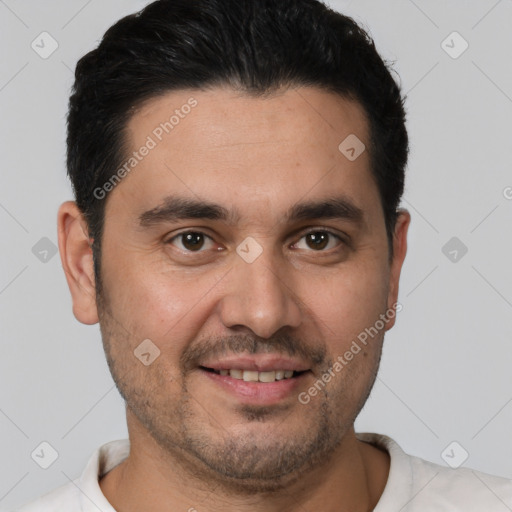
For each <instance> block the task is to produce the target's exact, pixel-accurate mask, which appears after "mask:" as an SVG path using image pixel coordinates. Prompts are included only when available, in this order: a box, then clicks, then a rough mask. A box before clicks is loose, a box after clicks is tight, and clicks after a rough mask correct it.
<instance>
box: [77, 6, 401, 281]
mask: <svg viewBox="0 0 512 512" xmlns="http://www.w3.org/2000/svg"><path fill="white" fill-rule="evenodd" d="M223 85H230V86H232V87H233V88H235V89H236V90H238V91H243V92H246V93H247V94H251V95H255V96H260V95H263V94H270V93H272V92H273V91H276V90H278V89H279V88H281V87H294V86H313V87H319V88H322V89H324V90H327V91H330V92H334V93H336V94H338V95H340V96H342V97H345V98H349V99H353V100H356V101H357V102H359V104H360V105H361V106H362V107H363V109H364V111H365V113H366V116H367V119H368V122H369V131H370V141H369V147H368V151H369V154H370V161H371V171H372V174H373V176H374V179H375V181H376V184H377V187H378V190H379V194H380V198H381V202H382V208H383V212H384V219H385V224H386V230H387V235H388V241H389V245H390V251H391V252H390V254H392V237H393V231H394V227H395V222H396V218H397V213H398V207H399V203H400V198H401V196H402V193H403V188H404V176H405V166H406V163H407V155H408V136H407V131H406V128H405V112H404V106H403V102H404V100H403V98H402V97H401V94H400V88H399V86H398V85H397V83H396V82H395V80H394V79H393V77H392V76H391V73H390V69H388V65H387V64H385V63H384V61H383V60H382V58H381V57H380V56H379V54H378V53H377V51H376V49H375V45H374V43H373V40H372V39H371V37H370V36H369V35H368V33H367V32H366V31H365V30H363V29H362V28H361V27H359V26H358V25H357V24H356V23H355V21H354V20H353V19H351V18H350V17H347V16H344V15H342V14H340V13H338V12H336V11H333V10H331V9H329V8H328V7H327V6H326V5H324V4H323V3H321V2H319V1H317V0H194V1H191V0H158V1H156V2H153V3H151V4H149V5H148V6H147V7H145V8H144V9H143V10H141V11H140V12H138V13H135V14H132V15H130V16H126V17H125V18H122V19H121V20H119V21H118V22H117V23H115V24H114V25H113V26H112V27H111V28H110V29H109V30H108V31H107V32H106V33H105V35H104V37H103V39H102V40H101V43H100V44H99V46H98V47H97V48H96V49H95V50H93V51H91V52H89V53H88V54H86V55H85V56H84V57H82V58H81V59H80V61H79V62H78V64H77V66H76V71H75V83H74V86H73V91H72V95H71V97H70V101H69V113H68V135H67V168H68V175H69V177H70V179H71V182H72V185H73V189H74V193H75V198H76V202H77V205H78V207H79V208H80V210H81V212H82V213H83V215H84V217H85V219H86V222H87V224H88V229H89V234H90V236H91V238H93V239H94V242H93V245H92V247H93V254H94V261H95V270H96V271H97V272H99V256H100V244H101V235H102V231H103V225H104V213H105V203H106V200H103V199H98V198H97V197H96V196H95V194H94V190H95V189H97V187H101V186H102V185H103V184H104V183H106V182H107V181H108V180H109V179H111V177H112V176H113V174H114V172H115V171H116V170H117V169H119V167H120V166H121V165H122V163H123V161H125V160H126V153H127V148H126V140H125V139H126V126H127V123H128V121H129V119H130V116H131V115H132V113H133V111H134V108H135V107H137V106H139V105H140V104H141V103H142V102H144V101H146V100H148V99H151V98H154V97H157V96H160V95H162V94H164V93H166V92H170V91H173V90H180V89H188V88H190V89H206V88H210V87H214V86H223ZM340 142H341V141H340ZM107 199H108V198H107ZM98 275H99V274H98V273H97V276H98Z"/></svg>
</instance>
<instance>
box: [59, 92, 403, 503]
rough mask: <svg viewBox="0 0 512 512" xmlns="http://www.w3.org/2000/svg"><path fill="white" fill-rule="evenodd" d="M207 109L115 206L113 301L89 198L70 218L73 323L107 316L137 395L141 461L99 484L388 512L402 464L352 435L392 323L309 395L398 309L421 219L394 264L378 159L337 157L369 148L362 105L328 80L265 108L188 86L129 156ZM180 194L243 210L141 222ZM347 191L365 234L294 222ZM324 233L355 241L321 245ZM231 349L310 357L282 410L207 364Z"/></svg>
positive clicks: (354, 226)
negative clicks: (326, 87)
mask: <svg viewBox="0 0 512 512" xmlns="http://www.w3.org/2000/svg"><path fill="white" fill-rule="evenodd" d="M190 97H193V98H195V99H196V100H197V106H196V107H195V108H194V109H192V111H191V112H190V114H188V115H187V116H186V117H185V118H184V119H181V120H180V123H179V125H177V126H176V127H175V128H174V129H173V130H172V132H170V133H169V134H167V135H165V136H164V138H163V139H162V141H161V142H160V143H159V144H158V145H157V147H156V148H154V149H153V150H151V151H150V153H149V154H148V155H147V156H146V157H145V158H144V159H143V160H142V161H141V162H140V163H139V164H138V165H137V167H136V168H135V169H134V170H133V171H132V172H131V173H129V174H128V175H127V176H126V177H125V178H124V179H123V180H122V181H121V183H120V184H118V185H117V186H116V187H115V189H114V190H113V191H112V192H111V193H110V194H109V195H108V197H107V199H106V201H107V203H106V211H105V219H106V220H105V228H104V234H103V239H102V255H101V275H102V284H103V292H102V294H100V295H98V296H97V294H96V289H95V284H96V283H95V278H94V272H93V265H92V263H93V260H92V253H91V248H90V240H89V235H88V231H87V225H86V223H85V221H84V219H83V217H82V215H81V214H80V212H79V210H78V209H77V207H76V205H75V203H73V202H67V203H64V204H63V205H62V206H61V208H60V210H59V216H58V224H59V247H60V251H61V257H62V263H63V267H64V270H65V273H66V277H67V281H68V284H69V287H70V290H71V294H72V298H73V312H74V314H75V316H76V318H77V319H78V320H79V321H80V322H82V323H85V324H94V323H96V322H98V321H99V322H100V326H101V331H102V337H103V343H104V347H105V352H106V355H107V360H108V362H109V366H110V369H111V371H112V374H113V377H114V380H115V381H116V384H117V386H118V388H119V390H120V392H121V394H122V396H123V397H124V398H125V400H126V413H127V424H128V430H129V437H130V442H131V452H130V456H129V457H128V458H127V459H126V460H125V461H124V462H123V463H121V464H120V465H118V466H117V467H116V468H114V469H113V470H112V471H110V472H109V473H108V474H107V475H106V476H104V477H103V478H102V479H101V481H100V486H101V489H102V491H103V493H104V494H105V496H106V497H107V499H108V500H109V501H110V502H111V503H112V504H113V506H114V508H115V509H116V510H118V511H122V512H130V511H135V510H143V509H151V510H153V511H155V512H159V511H171V510H172V511H174V510H189V509H191V508H192V507H193V508H195V509H196V510H198V511H201V512H202V511H217V510H223V511H235V510H236V511H245V510H251V511H260V510H261V511H263V510H265V511H266V512H268V511H278V510H279V511H283V510H284V511H292V510H297V507H298V506H299V505H300V508H301V509H302V510H322V511H325V512H330V511H333V512H334V511H336V512H339V511H351V512H359V511H360V512H363V511H367V510H372V509H373V508H374V507H375V505H376V504H377V502H378V500H379V498H380V496H381V494H382V492H383V489H384V487H385V484H386V480H387V477H388V472H389V456H388V454H387V453H385V452H383V451H381V450H380V449H378V448H377V447H375V446H372V445H370V444H368V443H364V442H361V441H359V440H357V439H356V437H355V433H354V427H353V424H354V420H355V418H356V416H357V414H358V413H359V411H360V410H361V408H362V406H363V404H364V403H365V401H366V399H367V397H368V394H369V393H370V391H371V388H372V386H373V383H374V380H375V376H376V373H377V369H378V365H379V361H380V355H381V350H382V342H383V338H384V332H385V331H386V330H388V329H390V328H391V327H392V326H393V324H394V319H390V320H389V321H388V322H387V323H386V325H385V328H384V329H382V330H381V332H379V335H378V336H376V337H375V338H373V339H372V340H371V341H370V342H369V343H368V344H367V345H366V346H362V350H361V352H359V353H358V354H357V355H355V356H354V358H353V359H352V361H350V363H349V364H347V365H346V366H345V367H344V368H343V370H342V371H340V372H337V373H336V376H335V377H334V378H332V379H331V380H330V382H328V383H327V384H326V386H325V388H322V391H320V392H318V394H317V395H316V396H314V397H312V398H311V400H310V402H309V403H308V404H302V403H300V402H299V400H298V393H300V392H305V391H307V390H308V389H309V388H310V387H311V386H312V385H313V384H314V383H315V382H316V381H317V380H318V379H319V378H321V376H322V375H323V374H324V373H325V371H327V370H328V368H329V367H331V366H332V363H333V361H335V360H336V358H337V357H338V356H340V355H343V354H344V353H345V352H346V351H347V350H348V349H349V348H350V346H351V343H352V341H353V340H354V339H356V338H357V335H358V334H359V333H361V332H362V331H364V329H365V328H368V327H370V326H373V325H374V324H375V322H376V320H377V319H378V318H379V315H380V314H383V313H385V311H386V310H388V309H389V308H391V307H392V305H393V304H395V303H396V302H397V297H398V284H399V277H400V271H401V267H402V263H403V261H404V258H405V254H406V247H407V242H406V240H407V229H408V226H409V222H410V215H409V213H408V212H407V211H405V210H401V211H400V214H399V217H398V221H397V223H396V227H395V231H394V236H393V251H394V252H393V258H392V259H390V258H389V256H388V241H387V235H386V230H385V225H384V216H383V212H382V206H381V203H380V198H379V194H378V189H377V186H376V184H375V182H374V180H373V177H372V174H371V171H370V160H369V154H368V151H365V152H363V153H362V154H361V155H360V156H359V157H358V158H357V159H356V160H355V161H349V160H348V159H347V158H346V157H345V156H344V155H343V154H342V153H341V152H340V151H339V150H338V145H339V144H340V142H341V141H343V140H344V139H345V138H346V137H347V136H348V135H349V134H356V135H357V137H358V138H359V139H360V140H362V141H363V142H365V143H366V142H367V141H368V140H369V138H368V124H367V121H366V117H365V115H364V111H363V110H362V108H361V107H360V106H359V105H358V104H357V103H355V102H352V101H349V100H347V99H343V98H341V97H339V96H337V95H333V94H332V93H328V92H325V91H321V90H319V89H316V88H309V87H308V88H305V87H302V88H296V89H286V90H282V91H279V92H278V93H274V94H272V95H271V96H268V97H265V98H255V97H251V96H249V95H246V94H242V93H238V92H235V91H233V90H232V89H229V88H221V87H216V88H215V89H212V90H208V91H173V92H171V93H167V94H165V95H163V96H161V97H159V98H153V99H151V100H149V101H147V102H146V103H145V104H144V105H142V106H140V108H138V109H137V111H136V112H135V113H134V115H133V117H132V118H131V120H130V121H129V124H128V127H127V128H128V129H127V135H128V141H129V144H130V147H131V148H133V150H136V149H137V148H139V147H140V146H141V145H143V144H144V142H145V141H146V138H147V136H148V135H150V134H151V133H152V131H153V130H154V129H155V127H156V126H158V125H159V124H160V123H161V122H163V121H164V120H166V119H168V118H169V113H172V112H173V111H174V110H175V109H176V108H180V106H181V105H184V104H185V103H186V102H187V100H188V99H189V98H190ZM366 146H367V147H369V143H366ZM171 194H174V195H180V196H183V197H186V198H191V199H201V200H208V201H211V202H215V203H218V204H220V205H222V206H223V207H225V208H226V209H228V210H231V209H236V210H238V213H239V216H240V218H239V219H238V221H237V222H234V223H228V222H225V221H221V220H210V219H184V220H183V219H181V220H176V221H165V222H159V223H157V224H154V225H151V226H141V225H140V221H139V217H140V215H141V214H142V213H143V212H146V211H148V210H151V209H154V208H155V207H158V206H159V205H161V204H162V201H163V200H164V198H165V197H167V196H169V195H171ZM333 194H334V195H340V194H342V195H343V196H344V197H345V198H347V199H348V200H349V201H351V202H352V203H353V204H355V205H356V206H357V207H358V208H360V209H361V210H362V213H363V215H362V219H361V222H359V223H358V222H354V221H352V220H350V219H343V218H341V219H340V218H333V219H324V218H322V219H305V220H300V221H297V220H296V221H293V222H288V221H286V220H285V214H286V212H287V211H288V210H289V208H291V207H292V206H293V205H294V204H296V203H298V202H300V201H305V200H309V201H312V200H315V201H321V200H325V199H328V198H330V197H332V196H333ZM187 230H188V231H194V232H198V231H199V232H201V233H205V234H206V235H207V237H205V238H203V239H201V238H200V240H202V241H203V242H204V244H203V245H202V246H201V244H199V246H200V248H199V252H194V250H193V249H194V248H197V246H192V250H190V249H191V246H190V245H187V244H186V243H185V242H184V240H183V237H181V238H180V237H177V235H178V234H179V233H184V232H186V231H187ZM311 230H313V231H315V232H316V233H317V235H318V232H322V233H324V234H325V231H326V230H327V231H328V232H331V233H333V234H334V235H338V236H340V239H337V238H336V237H335V236H333V237H329V238H328V240H329V242H328V244H327V245H326V246H322V247H320V248H319V246H318V245H315V244H313V243H311V238H310V237H308V236H306V234H307V232H308V231H311ZM208 237H210V238H208ZM246 237H252V238H253V239H254V240H256V241H257V242H258V244H259V245H260V247H261V248H262V252H261V254H260V256H259V257H258V258H257V259H256V260H255V261H254V262H252V263H248V262H246V261H244V259H242V258H241V257H240V256H239V254H237V252H236V248H237V246H238V245H239V244H241V242H242V241H244V240H245V239H246ZM317 240H318V238H317ZM187 249H188V251H187ZM145 339H150V340H152V342H153V343H154V344H155V345H156V346H157V347H158V349H159V350H160V356H159V357H158V358H157V359H156V360H155V361H154V362H153V363H151V364H150V365H148V366H145V365H143V364H141V362H140V361H139V360H138V359H137V358H136V357H135V356H134V353H133V351H134V349H135V348H136V347H137V346H138V345H139V344H140V343H141V341H142V340H145ZM219 347H222V348H223V349H225V353H226V354H233V352H234V351H237V352H238V353H239V354H240V353H244V354H247V353H249V351H250V350H252V351H253V352H255V353H258V355H260V354H264V357H267V355H268V356H272V355H275V354H281V355H284V356H287V357H289V356H291V353H290V352H291V351H293V350H292V349H291V348H290V347H295V348H296V355H295V356H294V357H295V358H298V359H300V360H301V362H302V363H304V364H305V365H306V366H307V368H308V370H309V371H308V372H307V373H306V374H304V375H303V376H302V377H301V379H300V382H299V381H297V382H298V384H297V386H296V387H295V389H294V390H293V392H290V393H289V394H287V395H286V396H284V397H283V398H281V399H279V400H277V401H274V402H273V403H269V404H249V403H248V402H247V400H246V399H245V398H244V397H243V396H241V395H239V394H234V393H232V392H228V391H226V389H225V388H224V387H222V386H219V385H218V384H217V382H214V381H212V379H211V378H210V377H208V376H207V375H206V373H205V372H204V371H202V370H201V369H200V368H199V367H198V366H197V364H196V363H198V361H199V360H201V361H203V362H204V360H205V359H204V358H205V357H206V358H207V357H208V356H212V355H213V354H214V353H216V351H217V349H218V348H219ZM294 350H295V349H294ZM197 354H202V356H201V357H202V359H201V357H199V359H198V358H194V355H197ZM185 359H186V360H187V361H188V366H187V364H185V363H184V360H185Z"/></svg>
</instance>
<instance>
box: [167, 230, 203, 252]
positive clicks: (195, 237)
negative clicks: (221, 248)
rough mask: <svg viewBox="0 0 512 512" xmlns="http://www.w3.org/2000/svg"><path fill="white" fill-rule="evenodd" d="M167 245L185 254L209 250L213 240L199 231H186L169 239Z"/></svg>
mask: <svg viewBox="0 0 512 512" xmlns="http://www.w3.org/2000/svg"><path fill="white" fill-rule="evenodd" d="M167 243H169V244H172V245H174V246H175V247H177V248H178V249H181V250H182V251H185V252H203V251H201V249H211V248H212V247H213V240H212V239H211V238H210V237H209V236H208V235H205V234H204V233H201V232H200V231H186V232H184V233H180V234H179V235H176V236H174V237H173V238H171V239H170V240H169V241H168V242H167Z"/></svg>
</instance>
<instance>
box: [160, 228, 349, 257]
mask: <svg viewBox="0 0 512 512" xmlns="http://www.w3.org/2000/svg"><path fill="white" fill-rule="evenodd" d="M191 233H193V234H196V235H202V236H204V237H205V238H207V239H209V240H211V241H213V238H212V237H211V236H209V235H207V234H206V233H204V232H202V231H193V230H188V231H182V232H181V233H178V234H177V235H174V236H173V237H172V238H170V239H169V240H167V241H166V242H165V243H166V244H170V245H172V242H174V241H175V240H176V239H179V238H180V237H183V236H185V235H188V234H191ZM312 233H324V234H327V235H329V236H330V237H332V238H335V239H337V240H338V242H340V244H339V245H341V244H344V245H348V244H347V241H346V240H344V239H343V238H342V237H341V236H340V235H337V234H336V233H333V232H332V231H330V230H328V229H325V228H324V229H322V228H315V229H311V230H309V231H306V232H305V233H303V234H302V235H301V237H300V238H299V241H300V240H302V239H303V238H304V237H306V236H307V235H309V234H312ZM296 243H298V242H296ZM294 245H296V244H294ZM339 245H338V246H337V247H336V248H339ZM336 248H331V249H327V250H323V249H320V250H318V251H315V250H314V249H310V251H311V252H318V253H328V252H330V251H332V250H333V249H336ZM180 250H181V251H183V252H185V253H186V254H201V253H203V252H206V250H203V248H201V249H200V250H198V251H190V250H188V249H180Z"/></svg>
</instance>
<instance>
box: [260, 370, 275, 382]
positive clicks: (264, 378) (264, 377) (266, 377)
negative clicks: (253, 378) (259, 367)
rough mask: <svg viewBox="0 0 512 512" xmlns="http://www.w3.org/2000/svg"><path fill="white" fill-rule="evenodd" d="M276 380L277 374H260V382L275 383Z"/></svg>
mask: <svg viewBox="0 0 512 512" xmlns="http://www.w3.org/2000/svg"><path fill="white" fill-rule="evenodd" d="M275 380H276V372H260V374H259V381H260V382H274V381H275Z"/></svg>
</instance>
